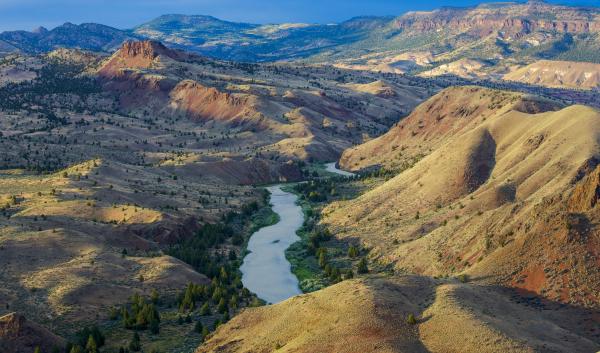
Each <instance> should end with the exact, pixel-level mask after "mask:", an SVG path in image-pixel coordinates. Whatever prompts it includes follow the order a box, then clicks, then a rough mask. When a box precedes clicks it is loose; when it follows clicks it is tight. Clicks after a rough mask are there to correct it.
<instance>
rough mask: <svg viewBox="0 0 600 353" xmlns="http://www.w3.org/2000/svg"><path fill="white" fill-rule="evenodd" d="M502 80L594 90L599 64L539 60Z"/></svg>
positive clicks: (599, 75) (597, 79)
mask: <svg viewBox="0 0 600 353" xmlns="http://www.w3.org/2000/svg"><path fill="white" fill-rule="evenodd" d="M503 79H504V80H507V81H517V82H523V83H528V84H532V85H539V86H545V87H561V88H580V89H594V88H598V87H599V86H600V64H593V63H584V62H570V61H550V60H540V61H536V62H534V63H532V64H529V65H527V66H524V67H522V68H519V69H516V70H514V71H512V72H510V73H508V74H506V75H504V77H503Z"/></svg>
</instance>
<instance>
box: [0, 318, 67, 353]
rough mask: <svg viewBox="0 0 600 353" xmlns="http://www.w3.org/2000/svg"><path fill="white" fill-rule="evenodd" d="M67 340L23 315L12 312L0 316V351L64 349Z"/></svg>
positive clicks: (17, 351)
mask: <svg viewBox="0 0 600 353" xmlns="http://www.w3.org/2000/svg"><path fill="white" fill-rule="evenodd" d="M66 343H67V342H66V341H65V340H64V339H62V338H60V337H58V336H56V335H54V334H53V333H51V332H50V331H48V330H47V329H46V328H44V327H43V326H41V325H38V324H36V323H35V322H31V321H29V320H27V319H26V318H25V317H24V316H23V315H19V314H16V313H11V314H8V315H4V316H1V317H0V353H29V352H33V351H34V350H35V349H36V348H38V347H39V348H40V349H41V351H42V352H52V350H53V349H59V350H62V349H64V347H65V345H66Z"/></svg>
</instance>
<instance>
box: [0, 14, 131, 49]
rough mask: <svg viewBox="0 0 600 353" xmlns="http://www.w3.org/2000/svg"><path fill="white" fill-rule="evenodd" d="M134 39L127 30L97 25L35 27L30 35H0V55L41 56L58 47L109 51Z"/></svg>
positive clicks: (68, 24) (13, 32)
mask: <svg viewBox="0 0 600 353" xmlns="http://www.w3.org/2000/svg"><path fill="white" fill-rule="evenodd" d="M136 38H137V36H136V35H134V34H131V33H130V32H128V31H122V30H119V29H116V28H112V27H109V26H105V25H101V24H97V23H83V24H80V25H75V24H72V23H68V22H67V23H65V24H63V25H61V26H58V27H56V28H54V29H52V30H47V29H45V28H44V27H39V28H37V29H35V30H33V31H32V32H28V31H10V32H3V33H0V52H2V51H4V52H7V51H8V52H12V51H22V52H25V53H42V52H48V51H52V50H54V49H58V48H77V49H86V50H92V51H112V50H114V49H116V48H118V47H119V46H120V45H121V44H122V43H123V42H124V41H126V40H132V39H136Z"/></svg>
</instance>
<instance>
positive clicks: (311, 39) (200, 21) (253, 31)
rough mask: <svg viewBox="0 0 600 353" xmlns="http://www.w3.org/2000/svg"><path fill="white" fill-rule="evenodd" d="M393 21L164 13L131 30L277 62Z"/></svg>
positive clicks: (225, 54)
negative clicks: (268, 20) (230, 18)
mask: <svg viewBox="0 0 600 353" xmlns="http://www.w3.org/2000/svg"><path fill="white" fill-rule="evenodd" d="M392 20H393V17H357V18H354V19H351V20H349V21H346V22H343V23H340V24H331V25H322V24H305V23H283V24H266V25H258V24H249V23H234V22H227V21H222V20H219V19H216V18H214V17H210V16H186V15H164V16H161V17H159V18H157V19H155V20H152V21H150V22H147V23H145V24H142V25H140V26H138V27H136V28H134V29H133V33H135V34H136V35H138V36H143V37H148V38H151V39H155V40H160V41H162V42H165V43H169V44H170V45H175V46H181V47H185V48H187V49H189V50H193V51H196V52H199V53H202V54H205V55H210V56H214V57H217V58H222V59H230V60H241V61H276V60H292V59H298V58H306V57H310V56H312V55H315V54H318V53H320V52H322V51H323V50H326V49H328V48H332V47H336V46H341V45H344V44H347V43H353V42H356V41H359V40H362V39H365V38H367V37H368V36H369V33H370V32H372V31H379V30H381V29H383V28H384V27H385V26H387V25H388V24H389V23H390V21H392Z"/></svg>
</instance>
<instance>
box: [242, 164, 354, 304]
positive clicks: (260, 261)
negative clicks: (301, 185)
mask: <svg viewBox="0 0 600 353" xmlns="http://www.w3.org/2000/svg"><path fill="white" fill-rule="evenodd" d="M326 170H327V171H329V172H333V173H337V174H340V175H344V176H351V175H353V174H352V173H348V172H346V171H343V170H339V169H337V168H336V166H335V163H329V164H327V165H326ZM267 190H268V191H269V192H270V193H271V201H270V202H271V204H272V205H273V212H275V213H277V214H278V215H279V222H277V223H276V224H273V225H271V226H268V227H264V228H261V229H259V230H258V231H256V232H255V233H254V234H252V236H251V237H250V241H249V242H248V251H249V252H250V253H249V254H248V255H246V257H244V263H243V264H242V266H241V268H240V270H241V271H242V283H243V284H244V286H245V287H246V288H248V289H249V290H250V291H252V292H254V293H256V295H258V297H259V298H261V299H263V300H265V301H266V302H267V303H271V304H275V303H279V302H281V301H283V300H286V299H288V298H290V297H293V296H295V295H298V294H302V291H301V290H300V288H299V286H298V279H297V278H296V276H294V274H293V273H292V269H291V264H290V263H289V262H288V260H287V259H286V258H285V250H286V249H287V248H289V247H290V245H292V244H293V243H295V242H297V241H298V240H300V238H299V237H298V235H297V234H296V231H297V230H298V229H299V228H300V227H301V226H302V222H304V214H303V213H302V208H301V207H300V206H298V205H297V204H296V201H298V197H297V196H296V195H294V194H292V193H290V192H285V191H283V190H281V185H275V186H270V187H268V188H267Z"/></svg>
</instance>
